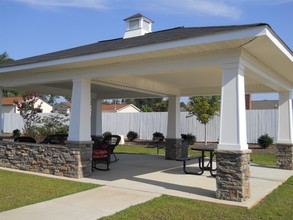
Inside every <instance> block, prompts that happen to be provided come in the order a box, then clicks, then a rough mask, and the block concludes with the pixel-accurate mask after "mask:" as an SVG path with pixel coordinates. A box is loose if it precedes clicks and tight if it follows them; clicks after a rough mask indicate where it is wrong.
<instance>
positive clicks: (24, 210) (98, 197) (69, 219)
mask: <svg viewBox="0 0 293 220" xmlns="http://www.w3.org/2000/svg"><path fill="white" fill-rule="evenodd" d="M157 196H160V194H156V193H147V192H141V191H135V190H127V189H118V188H115V187H111V186H103V187H99V188H96V189H92V190H88V191H85V192H81V193H76V194H73V195H70V196H65V197H62V198H58V199H53V200H50V201H46V202H41V203H37V204H35V205H29V206H25V207H21V208H18V209H14V210H10V211H6V212H2V213H0V219H1V220H40V219H42V220H94V219H98V218H101V217H103V216H108V215H112V214H114V213H116V212H119V211H121V210H123V209H126V208H128V207H130V206H132V205H136V204H139V203H143V202H146V201H148V200H151V199H153V198H155V197H157Z"/></svg>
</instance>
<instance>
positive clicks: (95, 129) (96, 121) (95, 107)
mask: <svg viewBox="0 0 293 220" xmlns="http://www.w3.org/2000/svg"><path fill="white" fill-rule="evenodd" d="M102 125H103V124H102V100H98V99H92V112H91V134H92V135H97V136H102V135H103V131H102Z"/></svg>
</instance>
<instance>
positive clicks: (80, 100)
mask: <svg viewBox="0 0 293 220" xmlns="http://www.w3.org/2000/svg"><path fill="white" fill-rule="evenodd" d="M90 101H91V82H90V80H86V79H75V80H73V88H72V99H71V102H72V104H71V113H70V124H69V136H68V141H78V142H81V141H91V116H90V115H91V102H90Z"/></svg>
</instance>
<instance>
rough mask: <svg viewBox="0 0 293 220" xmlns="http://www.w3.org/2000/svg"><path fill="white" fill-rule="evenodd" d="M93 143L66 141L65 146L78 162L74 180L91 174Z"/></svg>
mask: <svg viewBox="0 0 293 220" xmlns="http://www.w3.org/2000/svg"><path fill="white" fill-rule="evenodd" d="M93 143H94V142H93V141H81V142H79V141H67V142H66V146H67V147H68V149H69V150H71V151H72V153H73V154H74V155H75V157H76V159H77V161H78V172H77V174H76V178H83V177H87V176H90V175H91V174H92V149H93V148H92V145H93Z"/></svg>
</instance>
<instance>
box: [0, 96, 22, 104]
mask: <svg viewBox="0 0 293 220" xmlns="http://www.w3.org/2000/svg"><path fill="white" fill-rule="evenodd" d="M22 100H23V98H22V97H4V98H2V105H14V102H19V101H22Z"/></svg>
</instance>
